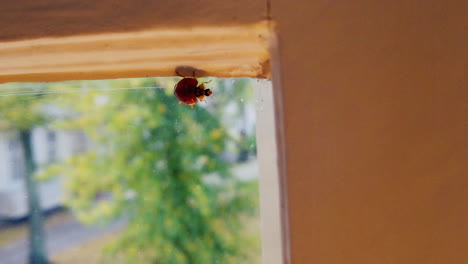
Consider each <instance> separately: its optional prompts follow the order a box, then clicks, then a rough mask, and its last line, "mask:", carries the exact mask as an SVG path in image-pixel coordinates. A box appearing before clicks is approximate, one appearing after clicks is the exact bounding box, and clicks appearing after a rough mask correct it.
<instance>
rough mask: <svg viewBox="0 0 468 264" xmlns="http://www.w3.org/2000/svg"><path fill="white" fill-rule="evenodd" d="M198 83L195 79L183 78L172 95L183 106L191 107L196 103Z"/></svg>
mask: <svg viewBox="0 0 468 264" xmlns="http://www.w3.org/2000/svg"><path fill="white" fill-rule="evenodd" d="M197 85H198V81H197V79H195V78H183V79H182V80H180V81H179V82H178V83H177V84H176V87H175V90H174V95H175V96H176V97H177V98H178V99H179V100H180V101H181V102H182V103H184V104H187V105H193V104H196V103H197V96H196V90H197Z"/></svg>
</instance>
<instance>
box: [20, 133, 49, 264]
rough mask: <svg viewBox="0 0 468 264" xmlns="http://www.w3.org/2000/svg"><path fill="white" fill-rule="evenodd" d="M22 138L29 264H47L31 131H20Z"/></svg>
mask: <svg viewBox="0 0 468 264" xmlns="http://www.w3.org/2000/svg"><path fill="white" fill-rule="evenodd" d="M20 138H21V145H22V147H23V153H24V160H25V163H26V175H25V185H26V190H27V193H28V208H29V263H30V264H47V263H48V260H47V255H46V251H45V247H44V231H43V223H42V210H41V207H40V200H39V195H38V191H37V185H36V181H35V180H34V179H33V175H34V171H35V170H36V164H35V162H34V157H33V147H32V137H31V130H30V129H27V130H22V131H20Z"/></svg>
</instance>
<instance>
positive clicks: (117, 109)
mask: <svg viewBox="0 0 468 264" xmlns="http://www.w3.org/2000/svg"><path fill="white" fill-rule="evenodd" d="M174 84H175V81H174V80H167V79H166V80H162V79H159V80H158V81H157V82H156V83H155V80H154V79H140V80H129V81H122V80H120V81H118V82H111V83H110V85H112V86H113V87H114V88H119V87H122V86H123V87H129V86H157V87H159V86H164V87H173V86H174ZM89 85H91V84H88V86H87V88H90V87H89ZM93 85H95V86H96V87H92V88H93V89H99V88H100V87H102V88H105V87H107V86H108V85H109V82H93ZM59 101H60V102H61V103H62V104H63V105H66V106H70V105H71V106H72V107H73V112H74V113H76V116H74V117H73V118H71V119H69V120H66V121H65V122H63V123H61V124H60V125H59V126H60V127H61V128H62V129H67V128H70V129H82V130H85V131H86V132H87V134H88V135H89V136H90V138H91V139H92V142H93V143H94V145H95V146H96V147H95V148H94V149H93V150H92V151H89V152H87V153H85V154H81V155H78V156H74V157H73V158H71V159H70V160H69V161H68V162H67V163H66V164H62V165H59V166H58V167H51V168H50V170H49V172H48V173H49V174H61V175H66V176H67V178H68V182H67V188H68V190H69V192H68V193H69V196H68V199H67V200H68V205H69V206H70V207H71V208H73V209H74V210H75V211H76V213H77V215H78V217H79V218H80V219H81V220H82V221H84V222H89V223H92V222H96V221H102V220H103V219H115V218H118V217H121V216H126V217H127V218H128V221H129V224H128V227H127V228H126V229H125V230H124V231H123V233H122V235H121V237H120V239H119V240H118V241H117V242H116V243H115V244H114V245H113V246H112V247H111V251H113V252H118V253H119V254H120V255H122V256H123V257H124V258H125V259H126V260H128V261H129V263H190V264H194V263H195V264H197V263H200V264H206V263H239V262H242V261H243V260H244V261H245V258H246V254H245V253H246V252H243V251H242V248H244V249H245V246H246V245H247V244H248V243H249V241H250V240H248V239H247V237H246V236H244V234H243V233H242V232H241V230H242V228H241V221H240V215H241V214H248V213H254V212H255V210H256V208H257V205H256V200H257V199H256V197H255V195H256V194H255V192H252V191H251V190H250V189H247V188H246V186H244V185H247V183H242V182H240V181H239V180H238V179H236V178H235V177H233V176H232V175H231V174H230V172H229V166H228V164H227V163H226V162H225V161H223V160H222V159H221V158H220V153H221V152H222V151H224V149H225V145H226V140H228V138H229V137H228V136H227V133H226V131H225V129H224V128H223V126H222V125H221V123H220V118H219V117H218V116H216V114H215V113H214V112H212V111H210V110H209V109H208V108H206V107H200V106H196V107H195V108H194V109H191V108H190V107H187V106H185V105H178V102H177V100H176V99H175V97H174V96H173V95H172V90H171V89H148V90H143V91H142V90H139V91H137V90H128V91H119V92H110V93H100V92H89V93H83V94H80V96H76V95H74V96H73V97H61V98H60V100H59ZM100 197H101V198H100ZM102 197H106V198H102Z"/></svg>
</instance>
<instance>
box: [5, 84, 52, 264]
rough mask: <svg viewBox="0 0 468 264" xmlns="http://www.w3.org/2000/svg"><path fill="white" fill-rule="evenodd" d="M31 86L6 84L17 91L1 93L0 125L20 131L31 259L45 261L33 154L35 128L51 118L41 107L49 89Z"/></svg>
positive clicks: (36, 262) (37, 263) (33, 263)
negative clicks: (25, 87) (24, 89)
mask: <svg viewBox="0 0 468 264" xmlns="http://www.w3.org/2000/svg"><path fill="white" fill-rule="evenodd" d="M23 85H24V84H23ZM29 87H30V88H28V90H27V91H23V92H24V93H23V92H21V90H20V89H19V88H18V86H17V85H8V86H6V85H5V86H4V87H2V88H3V92H4V93H5V94H7V93H8V92H7V91H10V92H11V93H16V95H10V96H0V129H1V130H4V131H14V132H17V134H19V140H20V142H21V147H22V149H23V153H24V160H25V167H26V170H25V171H26V173H25V177H24V183H25V188H26V191H27V198H28V209H29V263H31V264H45V263H48V260H47V254H46V251H45V248H44V245H45V244H44V241H45V238H44V231H43V221H42V210H41V206H40V197H39V194H38V191H37V183H36V180H35V179H34V177H33V176H34V173H35V171H36V164H35V161H34V155H33V153H34V152H33V144H32V129H33V128H34V127H36V126H40V125H45V124H46V122H47V120H48V118H47V115H46V113H44V111H42V109H41V108H42V107H43V106H44V105H45V104H46V100H45V99H46V98H45V97H44V96H42V95H41V93H42V92H45V87H44V86H43V85H40V84H29ZM30 93H33V94H34V95H31V94H30Z"/></svg>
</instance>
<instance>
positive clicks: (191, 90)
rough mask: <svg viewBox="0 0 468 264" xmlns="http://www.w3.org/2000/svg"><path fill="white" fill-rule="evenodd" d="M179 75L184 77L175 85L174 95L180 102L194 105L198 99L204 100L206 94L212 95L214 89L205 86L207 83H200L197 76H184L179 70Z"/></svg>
mask: <svg viewBox="0 0 468 264" xmlns="http://www.w3.org/2000/svg"><path fill="white" fill-rule="evenodd" d="M176 73H177V75H179V76H180V77H183V79H182V80H180V81H179V82H178V83H177V84H176V85H175V87H174V95H175V96H176V97H177V99H179V101H180V102H179V104H186V105H190V106H192V107H193V105H195V104H197V103H198V101H200V102H201V101H204V100H205V97H206V96H210V95H211V94H212V91H211V90H210V89H207V88H205V83H209V82H211V81H209V82H202V83H200V84H198V80H197V79H196V78H195V77H184V76H181V75H180V74H179V73H178V72H177V71H176Z"/></svg>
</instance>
